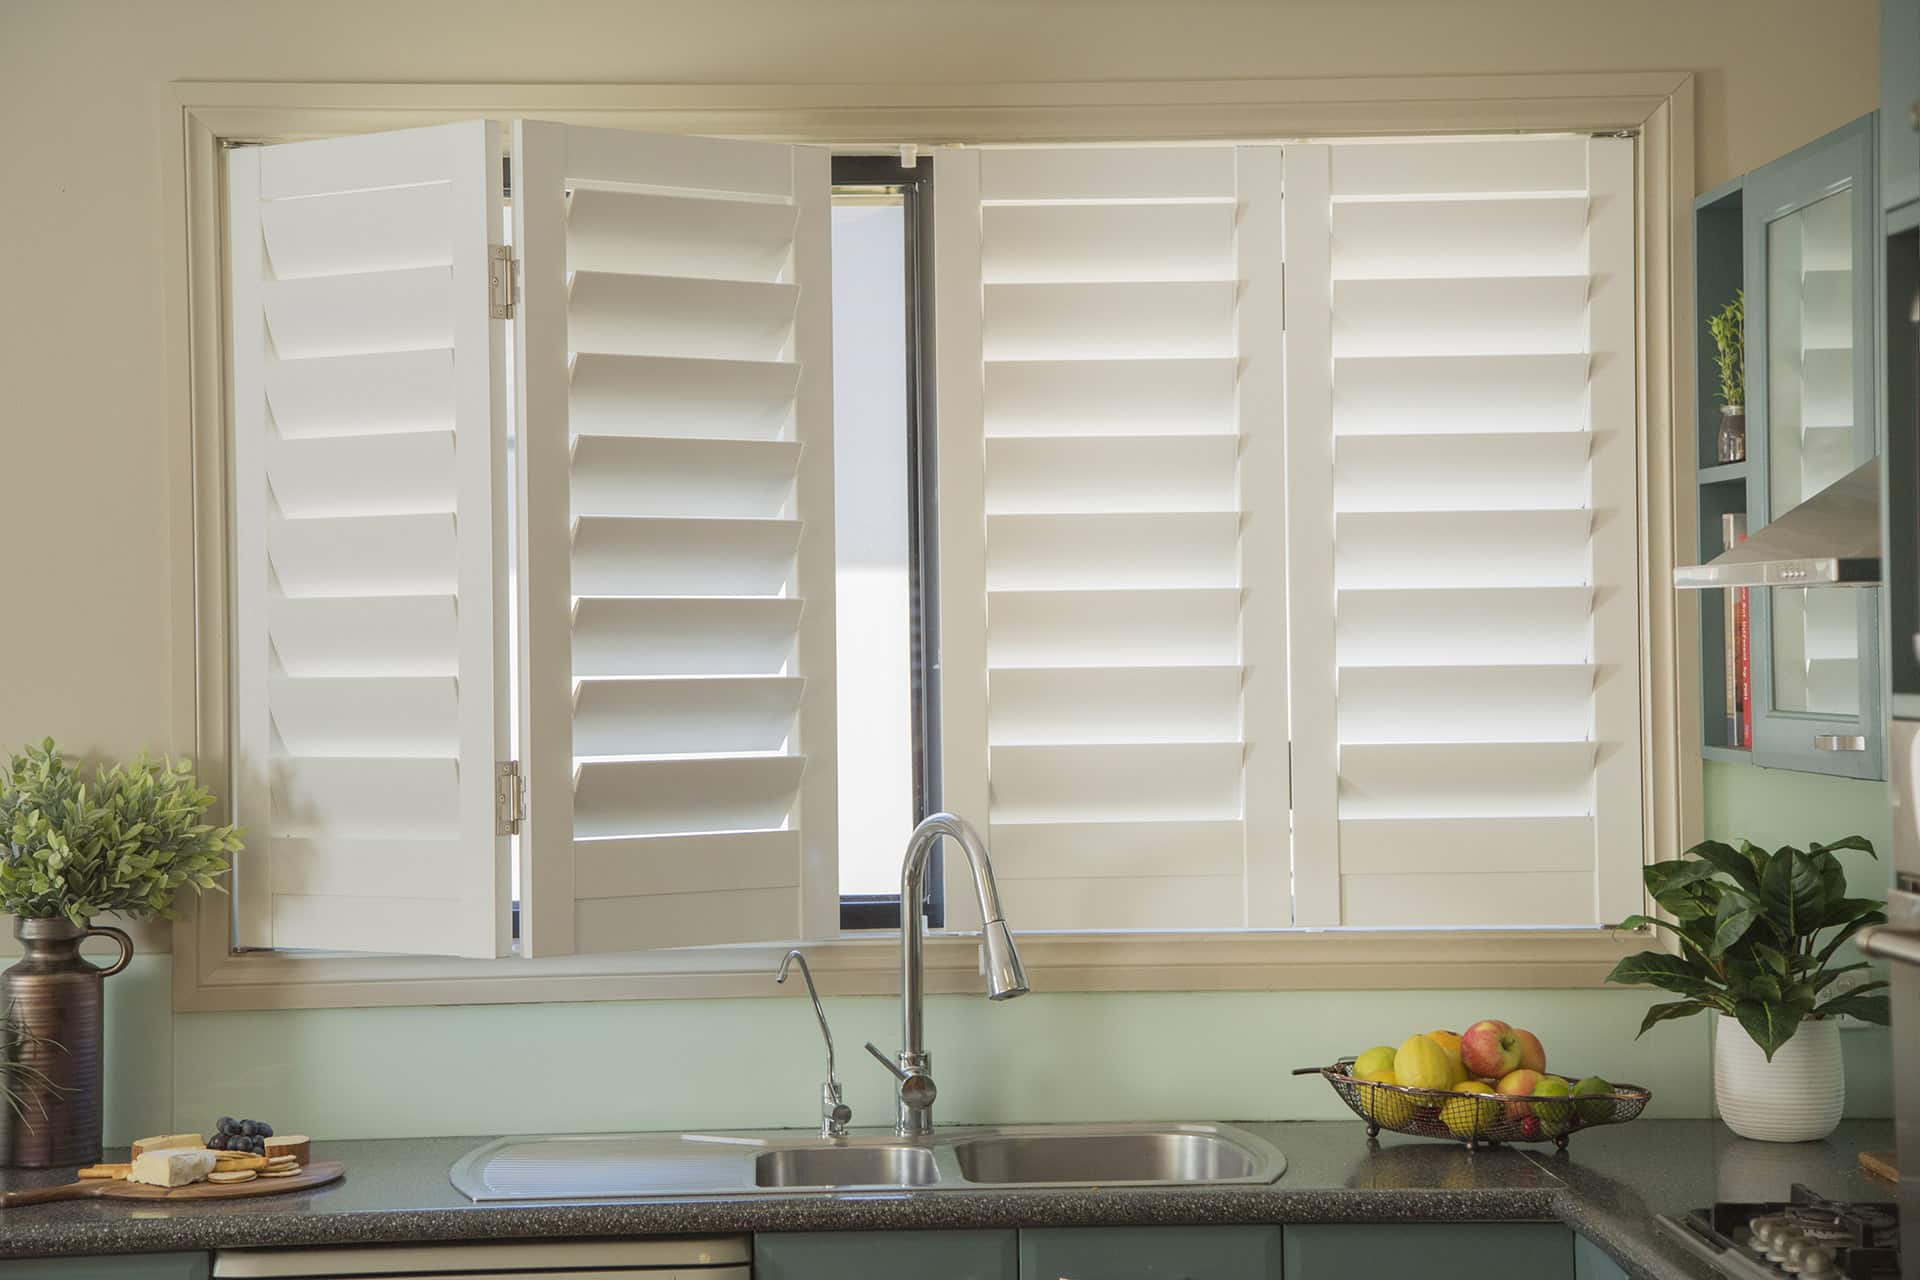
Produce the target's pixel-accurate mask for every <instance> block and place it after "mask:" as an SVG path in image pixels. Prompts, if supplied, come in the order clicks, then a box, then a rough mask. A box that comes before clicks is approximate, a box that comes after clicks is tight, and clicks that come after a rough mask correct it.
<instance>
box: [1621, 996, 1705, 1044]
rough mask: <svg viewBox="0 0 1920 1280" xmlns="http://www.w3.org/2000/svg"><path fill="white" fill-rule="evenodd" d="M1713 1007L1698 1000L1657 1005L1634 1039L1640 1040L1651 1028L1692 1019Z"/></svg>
mask: <svg viewBox="0 0 1920 1280" xmlns="http://www.w3.org/2000/svg"><path fill="white" fill-rule="evenodd" d="M1712 1007H1713V1006H1711V1005H1706V1004H1702V1003H1700V1002H1699V1001H1698V1000H1670V1001H1668V1002H1667V1003H1665V1004H1656V1005H1654V1006H1652V1007H1651V1008H1649V1009H1648V1010H1647V1016H1646V1017H1644V1018H1642V1019H1641V1020H1640V1030H1639V1031H1637V1032H1635V1033H1634V1037H1633V1038H1634V1039H1636V1040H1638V1039H1639V1038H1640V1037H1641V1036H1643V1035H1645V1034H1647V1031H1648V1029H1649V1028H1652V1027H1654V1026H1657V1025H1658V1024H1660V1023H1662V1022H1671V1021H1673V1020H1674V1019H1675V1018H1691V1017H1692V1016H1693V1015H1694V1014H1696V1013H1703V1012H1705V1011H1706V1010H1708V1009H1710V1008H1712Z"/></svg>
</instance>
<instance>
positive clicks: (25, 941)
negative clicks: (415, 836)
mask: <svg viewBox="0 0 1920 1280" xmlns="http://www.w3.org/2000/svg"><path fill="white" fill-rule="evenodd" d="M213 802H214V801H213V795H212V793H211V792H209V791H207V790H206V789H205V788H203V787H201V786H200V784H199V782H197V781H196V780H195V778H194V775H193V767H192V765H191V764H189V763H188V762H187V761H184V760H180V761H170V760H152V759H149V758H148V757H147V756H145V755H142V756H141V757H140V758H139V759H138V760H135V761H133V762H132V763H130V764H124V765H115V766H111V767H110V766H107V765H104V764H103V765H101V766H100V767H99V768H98V769H97V770H95V772H94V775H93V779H92V781H91V782H87V781H85V780H83V778H82V775H81V771H80V770H79V768H78V767H76V766H75V765H74V764H73V763H71V762H70V761H69V760H68V759H67V758H66V756H65V755H64V754H62V753H61V751H60V749H59V748H58V747H56V746H55V745H54V743H53V739H51V738H49V739H47V740H46V741H44V742H42V743H41V744H40V745H39V746H37V747H33V746H30V747H27V748H26V749H25V750H24V751H22V752H21V753H19V754H17V755H14V756H13V757H11V759H10V760H9V761H8V764H7V770H6V773H5V775H4V776H3V777H0V911H6V912H8V913H10V914H12V915H14V916H16V917H18V918H17V919H16V920H15V921H14V927H13V931H14V936H15V937H17V938H19V939H20V944H21V949H22V951H23V954H22V956H21V958H20V961H19V963H17V964H15V965H14V966H13V967H12V968H10V969H8V970H7V971H6V972H5V973H0V1010H7V1011H10V1012H9V1013H8V1014H7V1021H6V1028H7V1029H6V1031H5V1033H4V1034H0V1051H4V1054H5V1058H6V1061H7V1064H8V1069H7V1070H5V1071H4V1072H0V1076H3V1077H4V1082H5V1083H6V1084H7V1093H8V1100H9V1103H8V1105H7V1106H6V1107H4V1108H0V1165H11V1166H23V1167H28V1168H45V1167H48V1166H51V1165H69V1164H84V1163H89V1162H91V1161H94V1160H97V1159H99V1156H100V1044H101V1019H100V1010H101V1004H100V1000H101V981H102V980H103V979H104V978H108V977H111V976H112V975H113V974H116V973H118V972H120V970H122V969H124V968H126V966H127V964H128V963H129V962H130V961H131V960H132V959H133V941H132V939H130V938H128V937H127V935H126V934H125V933H123V932H122V931H120V930H119V929H115V928H112V927H109V926H106V925H96V924H94V923H93V920H94V917H95V916H98V915H103V914H105V913H108V912H112V913H115V914H118V915H121V916H125V917H128V918H130V919H142V918H148V917H152V916H165V917H168V918H171V917H173V916H174V915H175V914H176V913H175V912H174V909H173V902H174V898H175V896H176V895H177V894H178V893H179V892H180V891H181V890H182V889H191V890H192V891H194V892H196V893H197V892H199V891H200V890H203V889H211V888H214V887H216V882H215V877H216V876H218V875H220V874H221V873H222V872H224V871H225V870H226V869H227V866H228V860H227V855H228V854H230V853H233V852H234V851H235V850H237V849H239V848H240V840H239V836H238V834H237V833H236V831H235V829H234V828H233V827H230V826H227V827H218V826H212V825H209V824H208V823H206V822H204V821H202V819H203V818H204V817H205V816H206V813H207V811H208V810H209V809H211V808H212V807H213ZM95 935H102V936H106V937H110V938H113V939H114V940H115V941H117V942H118V943H119V944H120V958H119V959H118V960H117V961H116V962H115V963H113V964H112V965H110V966H108V967H107V968H104V969H99V968H95V967H94V966H93V965H91V964H89V963H87V962H86V961H85V960H82V959H81V958H80V944H81V942H82V941H83V940H85V939H86V938H88V937H91V936H95Z"/></svg>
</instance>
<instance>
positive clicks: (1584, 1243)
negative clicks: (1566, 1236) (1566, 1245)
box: [1573, 1236, 1627, 1280]
mask: <svg viewBox="0 0 1920 1280" xmlns="http://www.w3.org/2000/svg"><path fill="white" fill-rule="evenodd" d="M1573 1280H1627V1273H1626V1270H1625V1268H1623V1267H1622V1266H1621V1265H1620V1264H1619V1263H1617V1262H1615V1261H1614V1260H1613V1259H1612V1258H1611V1257H1609V1256H1607V1251H1606V1250H1605V1249H1602V1248H1601V1247H1600V1246H1599V1245H1597V1244H1595V1243H1594V1242H1593V1241H1591V1240H1589V1239H1587V1238H1586V1237H1585V1236H1575V1237H1574V1238H1573Z"/></svg>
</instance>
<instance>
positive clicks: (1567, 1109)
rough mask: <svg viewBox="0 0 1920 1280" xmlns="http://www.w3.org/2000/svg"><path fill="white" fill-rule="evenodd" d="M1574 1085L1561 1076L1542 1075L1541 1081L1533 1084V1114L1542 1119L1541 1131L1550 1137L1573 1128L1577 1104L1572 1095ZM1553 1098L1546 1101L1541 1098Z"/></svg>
mask: <svg viewBox="0 0 1920 1280" xmlns="http://www.w3.org/2000/svg"><path fill="white" fill-rule="evenodd" d="M1572 1093H1573V1086H1572V1085H1569V1084H1568V1083H1567V1082H1566V1081H1565V1080H1562V1079H1561V1078H1560V1077H1559V1076H1542V1077H1541V1078H1540V1083H1539V1084H1536V1085H1535V1086H1533V1097H1534V1103H1533V1114H1534V1117H1535V1118H1536V1119H1538V1120H1539V1121H1540V1132H1542V1133H1544V1134H1546V1135H1547V1136H1548V1137H1549V1138H1557V1137H1559V1136H1560V1135H1561V1134H1563V1133H1565V1132H1566V1131H1567V1130H1569V1129H1571V1128H1573V1109H1574V1107H1575V1105H1577V1104H1576V1103H1575V1102H1574V1101H1573V1099H1572V1097H1570V1096H1569V1095H1571V1094H1572ZM1545 1098H1551V1099H1553V1101H1551V1102H1545V1101H1541V1099H1545Z"/></svg>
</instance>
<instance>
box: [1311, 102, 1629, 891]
mask: <svg viewBox="0 0 1920 1280" xmlns="http://www.w3.org/2000/svg"><path fill="white" fill-rule="evenodd" d="M1632 147H1633V144H1632V143H1631V142H1630V141H1628V140H1624V139H1592V140H1588V139H1538V140H1489V141H1472V142H1443V143H1394V144H1383V145H1336V146H1332V147H1302V148H1295V149H1291V150H1290V151H1289V153H1288V180H1289V199H1290V208H1289V212H1290V218H1289V226H1288V234H1289V252H1290V259H1289V260H1290V262H1291V263H1292V265H1293V266H1294V267H1295V268H1296V270H1295V273H1294V278H1293V279H1292V280H1291V281H1290V292H1289V302H1290V303H1291V304H1292V307H1291V310H1290V315H1291V318H1292V327H1293V330H1294V332H1293V333H1292V334H1291V335H1290V337H1291V338H1292V339H1293V341H1294V342H1295V353H1296V355H1298V354H1299V352H1300V349H1301V347H1302V345H1303V344H1304V343H1305V342H1306V341H1307V340H1308V339H1307V336H1306V331H1308V330H1311V331H1312V340H1313V341H1315V342H1316V343H1319V344H1324V345H1325V347H1326V348H1327V355H1328V359H1327V361H1326V362H1325V363H1324V364H1313V363H1310V362H1306V361H1296V362H1295V363H1294V364H1293V365H1292V366H1290V372H1293V373H1294V374H1295V380H1294V382H1293V383H1292V384H1290V386H1289V388H1288V397H1289V406H1290V410H1289V413H1290V432H1291V439H1292V441H1293V443H1294V452H1293V456H1292V461H1293V463H1294V473H1293V482H1294V488H1293V494H1294V498H1295V503H1294V508H1293V511H1294V516H1295V518H1296V521H1315V520H1318V521H1322V522H1324V523H1322V524H1321V527H1322V528H1325V527H1328V526H1330V527H1331V528H1332V529H1333V531H1334V537H1333V546H1332V549H1331V555H1330V556H1328V555H1327V554H1326V553H1325V552H1324V551H1322V550H1321V549H1320V548H1319V547H1315V546H1312V545H1310V544H1309V543H1308V541H1307V540H1306V539H1305V538H1304V537H1301V536H1298V535H1299V533H1300V530H1301V525H1300V524H1298V523H1296V539H1295V542H1294V549H1295V554H1294V560H1293V583H1294V599H1295V607H1294V626H1295V640H1296V644H1295V649H1294V661H1295V668H1294V682H1295V687H1296V689H1298V690H1302V693H1301V694H1300V696H1299V698H1298V700H1297V701H1296V705H1295V723H1296V725H1297V726H1298V735H1299V738H1300V742H1299V743H1298V744H1297V748H1298V749H1297V751H1296V775H1295V784H1296V788H1297V799H1298V814H1297V817H1298V822H1297V827H1296V830H1297V834H1298V840H1299V843H1298V845H1297V847H1298V848H1299V849H1300V850H1301V855H1300V873H1301V874H1300V876H1299V883H1300V895H1299V902H1298V919H1299V922H1300V923H1302V924H1309V925H1334V924H1343V925H1360V926H1367V925H1373V926H1394V925H1425V926H1441V925H1522V924H1530V925H1594V924H1599V923H1602V922H1605V921H1608V920H1617V919H1620V918H1621V917H1622V916H1624V915H1627V914H1629V913H1630V912H1632V911H1635V910H1638V909H1639V905H1638V904H1639V901H1640V889H1639V874H1638V873H1639V867H1640V863H1641V856H1640V855H1641V849H1642V837H1641V792H1640V786H1641V782H1640V746H1639V728H1638V726H1639V659H1638V652H1639V650H1638V624H1637V604H1638V595H1639V581H1638V568H1637V566H1638V552H1637V545H1638V544H1637V528H1638V520H1637V511H1636V485H1637V472H1636V462H1635V459H1636V453H1637V430H1638V420H1637V412H1636V397H1635V385H1636V384H1635V377H1634V311H1633V296H1634V246H1633V223H1632V196H1633V169H1632V164H1633V161H1632V156H1633V151H1632ZM1309 191H1312V192H1313V193H1314V195H1315V198H1312V199H1309V196H1308V193H1309ZM1321 219H1325V223H1324V225H1320V220H1321ZM1296 238H1298V239H1299V240H1300V241H1302V242H1308V241H1315V240H1321V241H1324V242H1325V243H1326V244H1327V246H1328V247H1327V251H1326V253H1325V254H1324V256H1323V257H1321V258H1320V259H1319V260H1317V261H1313V262H1311V263H1310V264H1309V262H1308V259H1309V255H1308V254H1307V253H1304V252H1303V253H1297V254H1296V253H1294V252H1293V248H1294V241H1295V239H1296ZM1323 370H1330V371H1331V377H1330V380H1328V378H1327V376H1326V374H1325V373H1324V372H1323ZM1329 472H1330V473H1331V478H1332V486H1331V491H1330V493H1329V492H1328V491H1327V490H1326V488H1325V477H1326V476H1327V474H1328V473H1329ZM1310 490H1317V491H1314V492H1310ZM1308 690H1311V692H1307V691H1308ZM1310 701H1311V704H1312V705H1311V707H1309V702H1310ZM1336 850H1337V855H1333V854H1332V853H1331V851H1336ZM1320 851H1329V852H1328V853H1326V854H1323V853H1321V852H1320Z"/></svg>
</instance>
